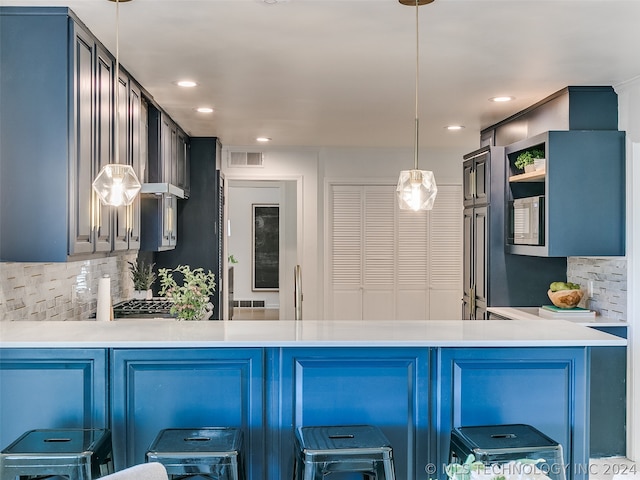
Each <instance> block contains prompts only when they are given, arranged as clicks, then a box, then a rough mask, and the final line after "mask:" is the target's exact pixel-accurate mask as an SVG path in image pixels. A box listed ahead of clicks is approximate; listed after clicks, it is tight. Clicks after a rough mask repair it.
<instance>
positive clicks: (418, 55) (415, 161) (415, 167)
mask: <svg viewBox="0 0 640 480" xmlns="http://www.w3.org/2000/svg"><path fill="white" fill-rule="evenodd" d="M419 64H420V41H419V37H418V0H416V132H415V134H416V142H415V143H416V145H415V152H414V170H418V123H419V121H418V84H419V79H420V76H419Z"/></svg>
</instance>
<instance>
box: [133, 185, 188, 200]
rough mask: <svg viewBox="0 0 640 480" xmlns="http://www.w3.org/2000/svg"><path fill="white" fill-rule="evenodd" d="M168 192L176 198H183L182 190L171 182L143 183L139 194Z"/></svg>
mask: <svg viewBox="0 0 640 480" xmlns="http://www.w3.org/2000/svg"><path fill="white" fill-rule="evenodd" d="M164 193H168V194H171V195H175V196H176V197H178V198H185V195H184V190H183V189H182V188H180V187H177V186H176V185H173V184H172V183H143V184H142V188H141V189H140V194H141V195H144V194H147V195H148V194H151V195H162V194H164Z"/></svg>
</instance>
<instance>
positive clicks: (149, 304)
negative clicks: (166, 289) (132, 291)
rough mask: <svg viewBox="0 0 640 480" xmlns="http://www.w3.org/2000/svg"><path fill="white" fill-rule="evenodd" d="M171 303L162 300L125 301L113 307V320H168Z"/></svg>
mask: <svg viewBox="0 0 640 480" xmlns="http://www.w3.org/2000/svg"><path fill="white" fill-rule="evenodd" d="M171 304H172V302H171V301H170V300H165V299H163V298H154V299H152V300H125V301H124V302H120V303H116V304H115V305H114V306H113V316H114V318H127V317H140V318H149V317H151V318H169V317H171V316H172V315H171V313H169V310H170V309H171Z"/></svg>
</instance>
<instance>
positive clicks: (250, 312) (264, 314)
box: [233, 307, 280, 320]
mask: <svg viewBox="0 0 640 480" xmlns="http://www.w3.org/2000/svg"><path fill="white" fill-rule="evenodd" d="M279 315H280V312H279V310H278V309H277V308H238V307H236V308H234V309H233V320H278V319H279V318H278V317H279Z"/></svg>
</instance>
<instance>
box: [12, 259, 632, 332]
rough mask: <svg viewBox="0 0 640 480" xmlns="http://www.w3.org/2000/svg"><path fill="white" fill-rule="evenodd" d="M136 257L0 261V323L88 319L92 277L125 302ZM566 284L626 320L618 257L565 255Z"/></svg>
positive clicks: (602, 311)
mask: <svg viewBox="0 0 640 480" xmlns="http://www.w3.org/2000/svg"><path fill="white" fill-rule="evenodd" d="M135 259H136V253H135V252H132V253H126V254H120V255H117V256H112V257H105V258H99V259H93V260H85V261H78V262H67V263H14V262H0V320H7V321H12V320H88V319H90V318H91V317H92V315H94V314H95V311H96V297H97V293H98V279H99V278H100V277H101V276H102V275H104V274H108V275H109V276H110V277H111V295H112V298H113V303H116V302H119V301H121V300H125V299H128V298H131V296H132V295H133V282H132V281H131V278H130V277H129V269H128V265H127V261H131V262H134V261H135ZM567 280H568V281H570V282H575V283H579V284H581V285H582V286H583V288H585V289H586V288H588V285H589V282H590V281H591V282H593V298H591V299H590V300H587V299H583V305H581V306H584V307H587V308H591V309H592V310H595V311H597V312H598V314H599V315H602V316H605V317H610V318H613V319H618V320H627V318H626V315H627V260H626V258H624V257H607V258H592V257H569V258H568V259H567Z"/></svg>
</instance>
